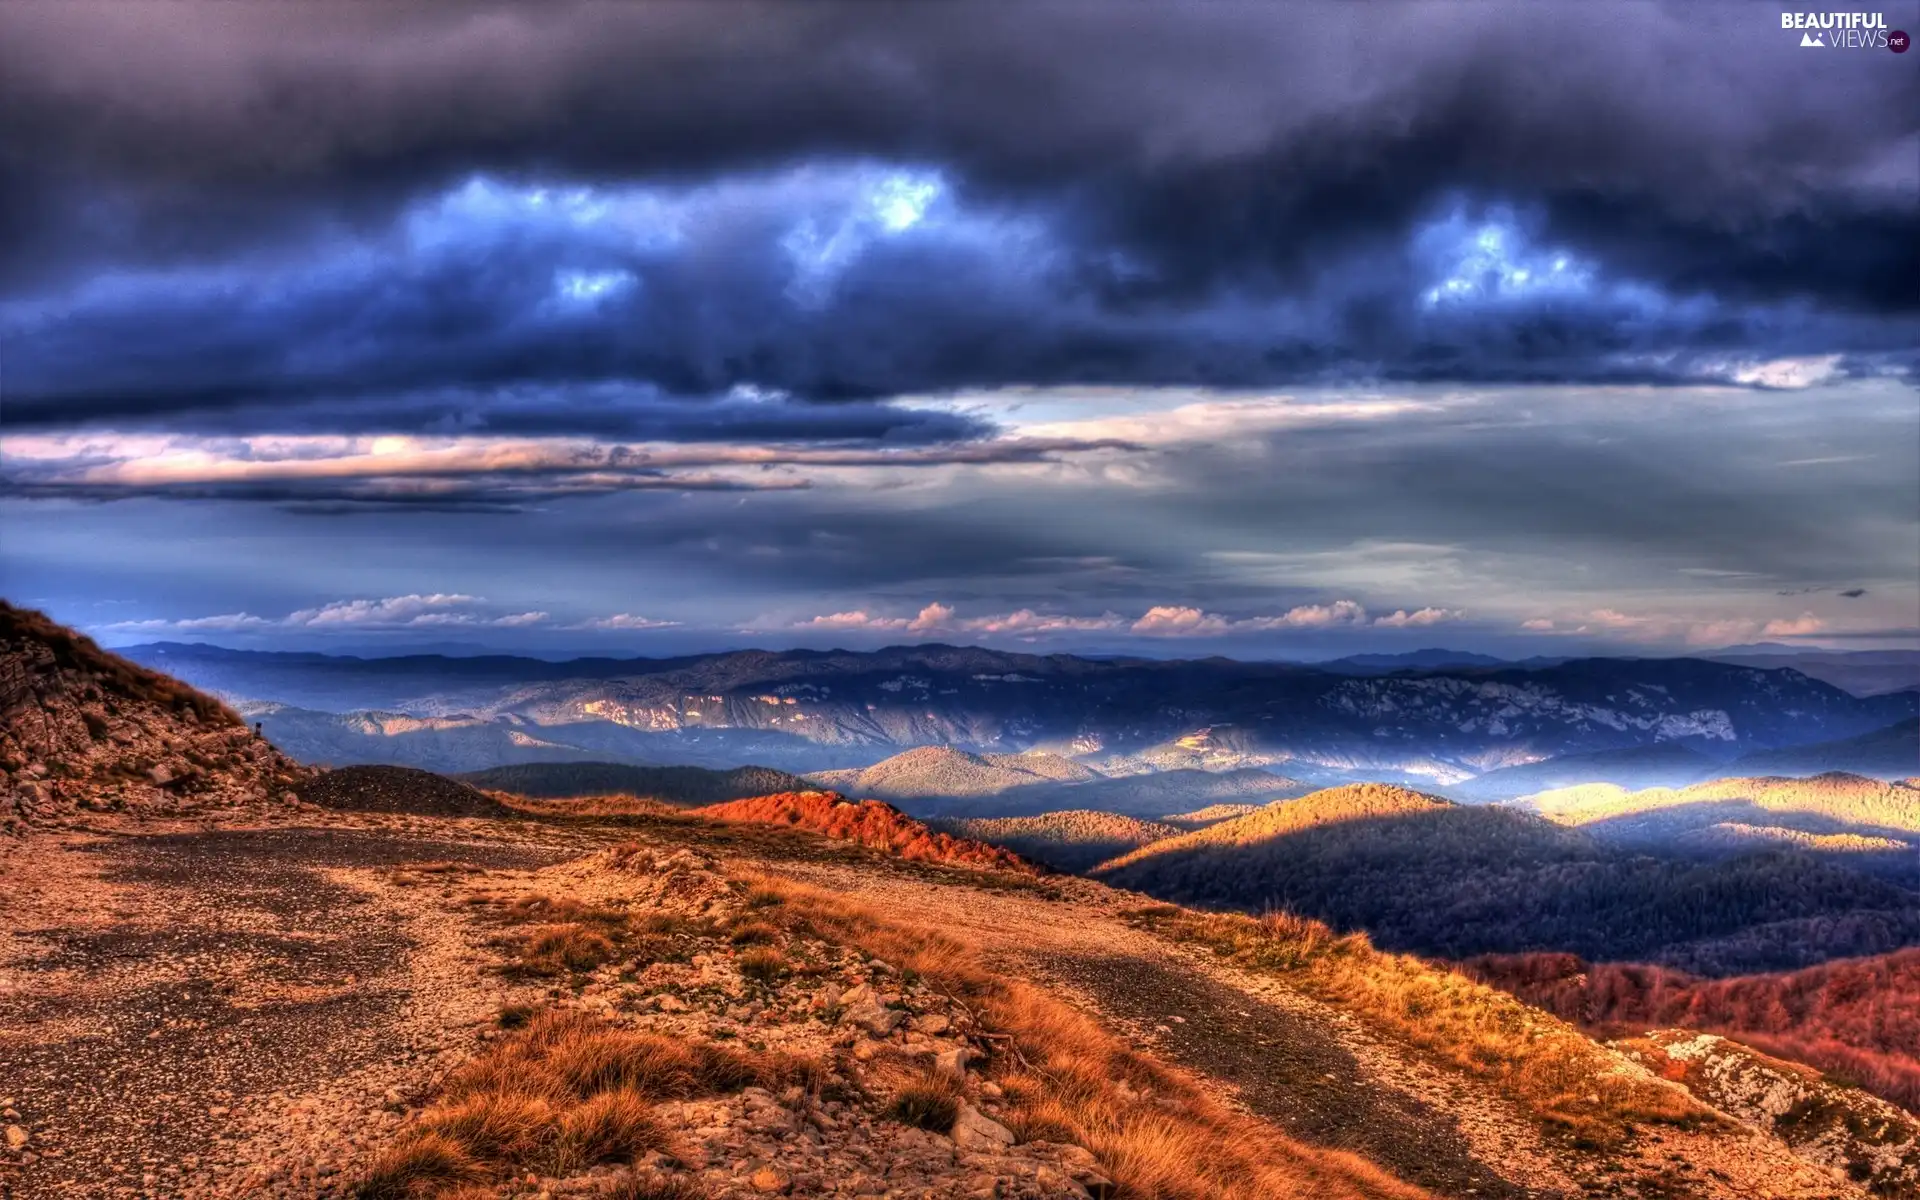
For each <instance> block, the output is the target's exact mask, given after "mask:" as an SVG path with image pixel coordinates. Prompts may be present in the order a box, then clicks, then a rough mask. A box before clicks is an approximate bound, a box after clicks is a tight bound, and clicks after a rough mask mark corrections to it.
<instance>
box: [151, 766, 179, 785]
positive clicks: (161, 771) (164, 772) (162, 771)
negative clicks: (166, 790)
mask: <svg viewBox="0 0 1920 1200" xmlns="http://www.w3.org/2000/svg"><path fill="white" fill-rule="evenodd" d="M147 778H148V779H151V780H153V785H154V786H155V787H165V786H167V785H168V784H170V783H172V782H173V772H172V771H171V770H169V769H168V767H167V764H165V763H161V764H160V765H159V766H157V767H153V768H151V769H149V770H148V771H147Z"/></svg>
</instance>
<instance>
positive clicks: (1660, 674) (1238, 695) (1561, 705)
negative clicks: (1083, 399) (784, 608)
mask: <svg viewBox="0 0 1920 1200" xmlns="http://www.w3.org/2000/svg"><path fill="white" fill-rule="evenodd" d="M126 653H127V655H128V656H129V657H131V658H133V659H134V660H136V661H138V662H142V663H145V664H147V665H149V666H152V667H155V668H156V669H161V670H165V671H167V672H169V673H171V674H174V675H176V676H178V677H180V678H182V679H184V680H186V681H188V682H190V683H193V684H194V685H196V686H199V687H202V688H205V689H208V690H212V691H214V692H217V693H218V694H220V695H222V696H223V697H225V698H227V699H229V700H230V701H243V700H244V701H255V702H270V704H262V705H260V706H258V707H255V706H248V707H247V708H244V709H243V711H244V712H247V713H249V715H251V716H252V717H253V719H256V720H259V721H260V722H261V723H262V724H263V725H264V726H265V727H266V730H267V732H268V733H269V735H270V736H271V737H273V738H274V740H275V742H276V744H279V745H282V746H284V747H286V748H287V749H288V750H289V751H291V752H293V753H295V754H296V755H299V756H301V757H304V758H307V759H309V760H312V761H318V762H328V763H342V762H403V763H408V764H410V765H417V766H431V767H434V768H436V769H440V770H475V769H482V768H485V767H490V766H497V765H501V764H502V763H507V762H518V761H530V760H540V759H562V758H575V759H583V760H584V759H593V760H600V761H624V762H632V763H685V764H692V765H704V766H714V767H731V766H736V765H739V764H741V763H746V762H753V763H761V764H764V765H767V766H771V767H775V768H778V769H781V770H787V771H792V772H795V773H805V772H811V771H820V770H835V769H841V768H849V767H866V766H870V765H872V764H873V763H875V762H877V761H878V760H880V759H883V758H886V757H889V756H891V755H893V754H895V753H897V752H899V751H901V750H904V749H910V748H913V747H918V746H952V747H956V748H958V749H961V750H964V751H968V752H971V753H977V754H983V755H1021V754H1027V753H1030V752H1034V751H1041V752H1046V753H1050V754H1053V755H1057V756H1060V757H1062V758H1070V759H1072V760H1074V761H1075V762H1077V763H1080V764H1083V765H1085V766H1088V767H1091V768H1093V769H1095V770H1097V771H1099V772H1101V773H1102V774H1106V775H1117V774H1128V773H1132V774H1138V773H1144V772H1146V771H1152V770H1165V769H1168V768H1174V767H1196V768H1201V769H1208V770H1219V769H1223V768H1245V767H1270V768H1276V769H1278V770H1280V771H1281V772H1283V773H1285V774H1286V775H1288V776H1290V777H1292V778H1294V779H1298V780H1301V781H1303V782H1306V783H1338V782H1343V781H1346V780H1349V779H1354V778H1376V779H1381V780H1385V781H1392V782H1402V783H1418V784H1420V785H1421V786H1423V787H1434V786H1445V785H1449V784H1455V783H1459V782H1462V781H1465V780H1467V779H1471V778H1473V777H1475V776H1480V775H1484V774H1486V773H1488V772H1491V771H1495V770H1499V769H1501V768H1505V767H1513V766H1520V765H1525V764H1533V763H1539V762H1542V761H1544V760H1551V759H1556V758H1561V757H1563V756H1567V755H1587V754H1597V753H1604V752H1616V751H1628V752H1630V751H1636V750H1641V749H1645V748H1649V747H1660V748H1662V752H1665V748H1666V747H1670V746H1678V747H1684V748H1685V749H1687V750H1690V751H1694V752H1697V753H1699V754H1700V755H1702V756H1703V757H1704V758H1705V759H1707V760H1709V762H1710V763H1727V762H1732V761H1734V760H1736V759H1739V758H1740V757H1742V756H1743V755H1748V754H1753V753H1758V752H1763V751H1778V750H1784V749H1790V748H1794V747H1801V746H1807V745H1811V744H1817V743H1834V742H1842V741H1844V740H1845V739H1849V738H1856V737H1860V736H1862V735H1870V734H1874V733H1875V732H1876V731H1879V730H1883V729H1886V728H1887V727H1889V726H1893V725H1895V724H1897V723H1898V722H1901V721H1904V720H1908V719H1911V718H1913V717H1914V716H1916V714H1920V692H1913V691H1900V692H1892V693H1887V694H1882V695H1878V696H1872V697H1860V696H1855V695H1852V694H1850V693H1848V692H1846V691H1844V690H1842V689H1841V688H1838V687H1835V686H1833V685H1831V684H1828V683H1823V682H1820V681H1819V680H1816V679H1813V678H1811V677H1809V676H1807V675H1805V674H1802V673H1800V672H1799V671H1797V670H1794V669H1793V668H1792V667H1777V668H1771V669H1769V668H1761V667H1752V666H1740V665H1733V664H1727V663H1718V662H1712V661H1707V660H1703V659H1685V658H1681V659H1625V658H1589V659H1574V660H1568V661H1547V662H1543V663H1541V664H1539V665H1532V666H1529V665H1501V666H1488V665H1458V666H1444V667H1438V668H1432V669H1426V668H1414V669H1401V670H1393V671H1390V672H1388V673H1385V674H1380V673H1372V674H1365V675H1355V674H1351V673H1346V672H1343V671H1339V670H1330V669H1326V668H1324V667H1313V666H1301V665H1297V664H1286V663H1253V662H1236V661H1232V660H1227V659H1203V660H1194V661H1162V660H1147V659H1130V658H1120V659H1088V658H1077V657H1073V656H1069V655H1044V656H1043V655H1031V654H1014V653H1007V652H1002V651H997V650H987V649H980V648H966V647H954V646H940V645H924V646H912V647H894V648H890V649H885V650H877V651H871V652H851V651H812V650H790V651H759V650H754V651H739V652H732V653H725V654H712V655H698V656H691V657H684V658H672V659H626V660H616V659H576V660H571V661H568V662H560V663H555V662H546V661H543V660H538V659H527V658H511V657H484V658H447V657H439V656H413V657H401V658H348V657H338V656H327V655H317V654H280V653H262V652H253V651H234V650H225V649H221V648H218V647H209V646H199V645H185V644H179V643H162V644H156V645H149V646H141V647H134V648H132V649H130V650H128V651H127V652H126ZM1368 669H1369V670H1375V669H1376V668H1375V667H1369V668H1368ZM1840 765H1846V764H1840ZM1899 773H1902V774H1904V773H1908V772H1905V771H1902V772H1899ZM1527 790H1537V789H1534V788H1529V789H1527ZM1076 807H1084V805H1076Z"/></svg>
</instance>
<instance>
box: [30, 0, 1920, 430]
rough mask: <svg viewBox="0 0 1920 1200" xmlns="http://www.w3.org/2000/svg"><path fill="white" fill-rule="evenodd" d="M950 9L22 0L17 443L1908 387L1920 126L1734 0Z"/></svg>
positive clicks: (721, 425)
mask: <svg viewBox="0 0 1920 1200" xmlns="http://www.w3.org/2000/svg"><path fill="white" fill-rule="evenodd" d="M948 7H949V6H935V7H934V8H933V9H927V10H917V9H916V10H912V11H908V10H903V11H900V12H895V13H888V14H885V15H883V16H876V14H875V13H874V12H873V10H872V6H870V5H866V4H830V3H829V4H810V5H807V6H804V9H802V10H793V9H790V8H789V7H783V6H777V5H776V6H768V7H764V8H756V9H755V10H754V12H753V14H752V16H751V17H750V18H749V19H741V18H740V17H739V15H738V12H737V10H735V11H730V12H727V13H721V12H719V11H717V10H716V11H713V12H706V11H698V12H696V11H694V10H689V11H687V12H685V13H680V14H676V15H675V16H673V17H672V18H670V19H669V18H664V17H662V16H660V15H659V14H658V13H653V12H650V11H649V10H647V9H645V8H638V9H632V8H627V7H626V6H618V5H605V6H602V5H582V6H569V7H567V8H565V9H564V10H560V11H555V10H553V9H552V8H551V6H538V7H535V6H533V5H531V4H513V3H508V4H502V5H494V6H489V7H487V8H486V9H482V10H467V9H457V8H446V9H440V8H435V9H427V10H420V11H411V12H406V13H393V14H388V13H374V12H364V13H355V14H354V15H352V16H351V17H349V18H345V19H342V18H341V17H340V16H339V15H338V14H331V15H329V16H328V17H327V18H326V19H324V20H322V19H321V18H320V17H319V16H318V15H317V14H318V13H319V12H320V11H321V10H320V9H312V10H305V11H303V12H301V13H299V14H297V15H288V14H286V13H284V12H282V11H281V9H284V6H280V9H276V11H275V15H274V16H273V17H272V18H268V17H265V16H249V17H247V18H236V16H235V14H234V13H233V11H232V8H231V6H230V5H225V4H218V3H203V4H185V5H179V6H176V7H175V8H173V9H171V10H170V12H171V13H172V19H170V20H169V21H168V22H167V23H165V25H164V27H159V26H155V25H154V24H153V23H152V22H150V21H147V20H144V19H143V18H141V17H140V16H139V15H138V12H139V10H138V9H137V8H128V7H124V6H113V5H79V6H47V5H28V6H12V7H8V8H6V9H4V10H0V80H4V81H5V82H4V84H0V87H3V88H4V91H0V98H3V99H4V100H5V102H6V109H7V111H8V113H9V120H8V125H7V130H6V132H7V135H8V136H7V138H6V139H5V143H4V149H3V150H0V195H4V196H5V197H6V200H5V201H4V203H5V204H6V206H7V207H6V211H5V214H4V215H5V216H6V218H7V219H6V220H5V221H0V229H4V230H6V234H5V235H4V236H0V335H3V336H5V338H6V340H7V343H8V344H9V346H10V347H12V348H13V350H12V353H11V354H10V357H9V367H8V372H9V385H8V390H9V403H8V405H7V411H6V414H5V417H4V419H5V420H6V421H7V422H9V423H13V424H32V425H42V426H66V425H72V424H80V423H91V424H96V425H99V424H106V425H113V424H119V425H125V426H131V425H140V426H144V427H153V426H161V427H169V428H185V427H189V426H193V427H198V428H202V429H205V428H211V427H224V428H232V429H237V428H248V429H253V430H268V429H273V430H288V429H304V430H309V431H333V432H340V431H352V432H366V431H376V430H377V431H396V432H420V431H425V430H429V429H435V428H440V429H446V428H468V429H474V430H479V431H484V432H489V433H495V434H508V435H513V434H534V435H542V434H554V435H574V436H595V437H606V438H611V439H641V438H646V439H653V438H674V437H680V436H685V437H692V438H712V437H725V436H728V435H727V433H726V430H727V429H728V428H729V427H730V426H732V427H734V428H736V430H737V431H738V435H739V436H743V437H752V436H779V437H782V438H803V437H807V436H812V435H810V434H809V433H808V432H807V431H808V430H813V431H817V435H818V436H822V437H832V436H836V434H835V433H833V432H832V431H834V430H838V431H839V432H838V434H837V436H843V437H865V438H887V437H893V438H899V439H920V440H926V439H930V438H931V439H941V438H951V437H955V436H964V430H963V428H962V425H963V424H964V423H963V422H956V421H955V419H954V418H952V417H951V416H950V415H948V416H927V415H924V414H922V415H915V414H913V413H911V412H908V411H904V410H900V409H898V408H895V407H893V406H889V405H887V404H886V403H885V401H886V400H887V399H889V398H891V397H894V396H897V395H901V394H929V393H936V394H937V393H942V392H947V391H952V390H956V389H961V388H970V387H998V386H1007V385H1012V384H1017V383H1031V384H1040V385H1068V384H1096V383H1098V384H1112V385H1126V386H1175V385H1184V386H1211V387H1243V388H1245V387H1265V386H1273V385H1276V384H1285V383H1295V382H1324V381H1327V380H1345V379H1351V378H1356V377H1359V378H1367V379H1376V380H1397V381H1418V380H1452V381H1516V382H1519V381H1534V382H1544V381H1565V380H1586V381H1599V382H1627V381H1658V382H1665V383H1675V382H1702V381H1717V382H1725V383H1730V384H1737V385H1740V386H1746V387H1755V388H1775V387H1784V388H1804V387H1808V386H1810V385H1812V384H1815V383H1818V382H1821V381H1826V380H1833V379H1839V378H1843V377H1851V376H1857V375H1860V374H1863V373H1869V374H1870V373H1874V372H1879V371H1893V372H1897V373H1910V372H1911V370H1912V368H1913V365H1914V352H1913V347H1914V345H1915V344H1916V340H1917V339H1916V338H1915V337H1914V318H1915V313H1916V309H1917V307H1920V297H1916V294H1915V292H1914V289H1913V287H1912V280H1913V278H1914V277H1915V276H1916V275H1917V274H1920V271H1917V270H1916V269H1915V268H1916V266H1917V265H1920V264H1916V260H1915V253H1916V252H1915V250H1914V249H1913V247H1914V246H1915V245H1920V215H1916V213H1915V212H1914V209H1913V206H1912V204H1911V197H1912V195H1913V191H1914V188H1915V187H1916V186H1920V168H1916V167H1915V165H1914V164H1915V162H1916V161H1917V160H1916V156H1915V154H1914V150H1915V148H1916V145H1917V144H1920V143H1916V135H1915V131H1914V129H1913V128H1912V125H1911V122H1910V121H1907V120H1906V119H1905V118H1904V114H1906V113H1909V112H1911V111H1913V109H1914V107H1915V102H1916V100H1920V84H1916V82H1915V80H1914V79H1913V77H1912V76H1911V75H1910V73H1901V72H1894V71H1890V70H1872V71H1867V70H1859V69H1857V66H1858V64H1857V63H1854V62H1846V63H1842V62H1839V61H1838V60H1836V59H1834V58H1832V57H1831V56H1809V55H1805V54H1802V53H1800V52H1799V51H1798V49H1797V47H1795V46H1791V45H1788V44H1787V43H1786V41H1783V39H1782V34H1781V31H1780V30H1778V29H1777V28H1774V27H1772V25H1771V23H1770V22H1767V21H1764V20H1759V19H1756V18H1755V16H1754V15H1753V14H1752V13H1749V12H1744V11H1742V10H1740V9H1738V8H1737V7H1733V6H1728V7H1712V8H1702V7H1700V6H1697V5H1693V6H1680V5H1659V4H1653V5H1643V6H1636V7H1635V8H1634V9H1633V10H1632V11H1631V12H1627V13H1625V14H1624V15H1623V14H1621V13H1611V12H1610V13H1606V14H1602V13H1599V12H1584V11H1582V12H1565V11H1560V10H1559V9H1557V8H1556V9H1555V10H1553V11H1548V10H1546V9H1527V10H1524V11H1523V10H1518V9H1512V8H1507V7H1487V8H1479V9H1474V10H1471V11H1468V10H1461V9H1459V8H1458V6H1450V5H1433V6H1424V7H1408V8H1406V9H1401V10H1396V11H1395V13H1394V14H1393V16H1392V17H1391V18H1390V19H1383V18H1379V17H1378V16H1376V15H1372V14H1363V13H1362V12H1361V11H1360V10H1348V9H1346V8H1343V7H1340V6H1330V7H1326V8H1320V9H1313V10H1309V11H1306V12H1281V11H1278V10H1274V9H1270V8H1266V9H1263V8H1261V7H1259V6H1249V7H1236V6H1228V7H1218V6H1210V7H1207V8H1203V9H1194V8H1192V7H1191V6H1185V7H1177V8H1169V9H1166V10H1165V11H1161V12H1156V13H1153V14H1148V15H1145V16H1142V17H1141V18H1140V19H1139V20H1134V21H1128V22H1124V23H1115V22H1113V21H1111V20H1109V19H1106V17H1105V16H1104V15H1103V14H1101V13H1099V12H1098V11H1097V10H1095V9H1090V8H1087V7H1085V6H1081V5H1066V4H1039V5H1022V6H1020V7H1019V9H1018V10H1015V9H1011V8H1009V9H1005V10H1003V11H997V12H986V11H984V10H981V9H979V8H978V7H972V6H970V7H968V8H967V9H965V10H964V11H963V10H962V9H960V8H953V9H952V10H951V11H947V9H948ZM1061 45H1072V46H1078V47H1087V48H1088V50H1087V52H1085V53H1078V54H1073V55H1062V54H1060V53H1058V50H1057V48H1058V47H1059V46H1061ZM368 47H378V50H377V52H376V51H371V50H369V49H368ZM1655 58H1657V59H1658V60H1659V61H1663V62H1666V63H1668V64H1669V65H1670V67H1671V69H1670V70H1664V71H1662V72H1660V73H1659V76H1658V78H1657V79H1649V78H1645V77H1642V76H1640V75H1637V74H1635V73H1633V72H1624V71H1622V70H1621V69H1620V64H1621V63H1623V62H1632V61H1649V60H1652V59H1655ZM50 64H57V67H56V66H53V65H50ZM635 64H644V67H643V68H638V69H637V68H636V65H635ZM1549 64H1550V65H1549ZM1142 79H1150V80H1152V86H1141V84H1140V81H1141V80H1142ZM743 81H750V82H743ZM1843 126H1844V127H1846V128H1848V129H1849V136H1848V137H1846V138H1831V137H1820V136H1816V135H1813V134H1810V133H1809V131H1810V130H1819V129H1824V128H1839V127H1843ZM1683 164H1684V165H1683ZM1596 181H1599V182H1596ZM1196 214H1201V219H1196ZM743 389H746V390H757V391H759V392H761V393H765V394H769V395H779V396H783V397H785V399H784V400H783V401H782V402H781V403H779V404H777V405H773V406H769V407H768V408H767V409H766V410H764V411H761V412H758V413H756V412H755V411H754V410H753V407H752V406H751V405H749V404H742V403H740V402H739V401H738V394H739V393H740V392H741V391H742V390H743ZM843 410H844V411H843ZM756 425H763V426H779V427H781V428H782V429H783V430H784V431H783V432H780V433H778V434H767V433H761V434H754V433H752V432H749V431H750V430H751V429H753V428H754V427H755V426H756Z"/></svg>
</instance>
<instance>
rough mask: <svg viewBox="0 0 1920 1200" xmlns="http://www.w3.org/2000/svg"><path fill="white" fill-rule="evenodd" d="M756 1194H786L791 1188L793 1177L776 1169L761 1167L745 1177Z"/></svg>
mask: <svg viewBox="0 0 1920 1200" xmlns="http://www.w3.org/2000/svg"><path fill="white" fill-rule="evenodd" d="M747 1182H748V1183H750V1184H752V1185H753V1190H754V1191H756V1192H786V1191H789V1190H791V1189H792V1188H793V1177H792V1176H790V1175H788V1174H787V1173H786V1172H785V1171H782V1170H781V1169H780V1168H778V1167H761V1168H760V1169H759V1170H757V1171H755V1172H754V1173H753V1174H751V1175H749V1176H747Z"/></svg>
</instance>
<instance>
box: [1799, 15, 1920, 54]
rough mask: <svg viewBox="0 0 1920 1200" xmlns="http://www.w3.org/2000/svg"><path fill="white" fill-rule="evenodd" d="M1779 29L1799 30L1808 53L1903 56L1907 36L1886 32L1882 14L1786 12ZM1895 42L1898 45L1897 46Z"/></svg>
mask: <svg viewBox="0 0 1920 1200" xmlns="http://www.w3.org/2000/svg"><path fill="white" fill-rule="evenodd" d="M1780 28H1782V29H1792V30H1798V31H1799V33H1800V45H1801V46H1802V47H1805V48H1807V49H1810V50H1878V49H1880V48H1882V47H1885V48H1886V49H1889V50H1892V51H1893V52H1894V53H1895V54H1904V53H1906V50H1907V46H1908V44H1909V42H1908V39H1907V35H1906V34H1905V33H1903V32H1901V31H1899V30H1892V31H1889V30H1888V29H1887V15H1886V14H1885V13H1865V12H1799V13H1794V12H1787V13H1781V14H1780ZM1896 40H1897V42H1898V44H1897V45H1896V44H1895V43H1896Z"/></svg>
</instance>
